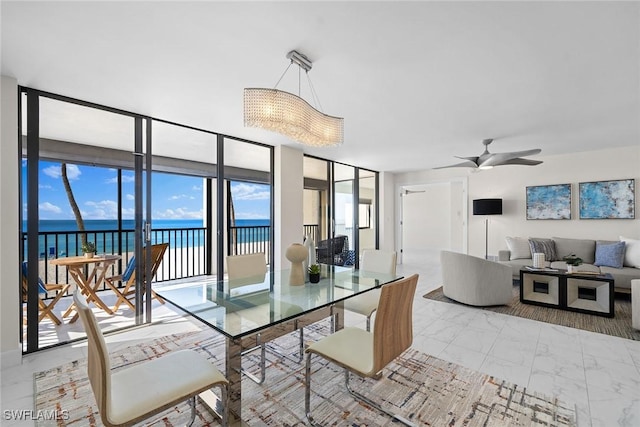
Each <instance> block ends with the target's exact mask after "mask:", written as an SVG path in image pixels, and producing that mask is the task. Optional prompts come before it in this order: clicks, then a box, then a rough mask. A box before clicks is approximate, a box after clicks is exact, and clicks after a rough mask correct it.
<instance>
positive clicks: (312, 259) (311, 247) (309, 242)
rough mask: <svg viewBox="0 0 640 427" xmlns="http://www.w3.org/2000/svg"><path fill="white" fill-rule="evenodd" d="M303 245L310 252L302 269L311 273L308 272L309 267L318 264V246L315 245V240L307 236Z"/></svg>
mask: <svg viewBox="0 0 640 427" xmlns="http://www.w3.org/2000/svg"><path fill="white" fill-rule="evenodd" d="M303 245H304V247H305V249H306V250H307V252H308V256H307V257H306V258H305V260H304V262H303V263H302V269H303V271H309V270H308V269H309V266H310V265H313V264H315V263H316V246H315V244H314V243H313V239H312V238H311V236H309V235H306V236H305V237H304V243H303Z"/></svg>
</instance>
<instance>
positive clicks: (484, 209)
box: [473, 199, 502, 259]
mask: <svg viewBox="0 0 640 427" xmlns="http://www.w3.org/2000/svg"><path fill="white" fill-rule="evenodd" d="M473 214H474V215H502V199H476V200H474V201H473ZM484 259H489V218H485V219H484Z"/></svg>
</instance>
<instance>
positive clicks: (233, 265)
mask: <svg viewBox="0 0 640 427" xmlns="http://www.w3.org/2000/svg"><path fill="white" fill-rule="evenodd" d="M226 260H227V276H228V279H229V280H228V282H229V290H231V289H234V288H238V287H241V286H246V285H251V284H254V283H262V282H264V280H265V274H266V273H267V263H266V258H265V254H264V252H259V253H255V254H245V255H229V256H227V258H226ZM281 310H285V311H287V310H290V311H291V312H294V313H298V312H300V311H301V308H300V307H298V306H294V305H287V304H285V303H282V304H281ZM299 330H300V345H299V348H300V356H299V358H298V362H301V361H302V359H303V358H304V332H303V329H302V328H299ZM258 349H259V350H260V374H259V375H260V376H259V377H257V376H256V375H254V374H253V373H251V372H249V371H247V370H245V369H242V373H243V374H244V375H246V376H247V378H249V379H250V380H252V381H253V382H255V383H256V384H262V383H264V380H265V378H266V345H265V343H260V344H259V345H257V346H255V347H252V348H249V349H246V350H243V351H242V354H243V355H244V354H247V353H250V352H252V351H254V350H258ZM274 351H275V350H274ZM276 353H277V354H278V355H279V356H284V357H286V355H283V354H281V353H279V352H276Z"/></svg>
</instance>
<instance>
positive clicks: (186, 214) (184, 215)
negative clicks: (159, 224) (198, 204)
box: [153, 208, 203, 219]
mask: <svg viewBox="0 0 640 427" xmlns="http://www.w3.org/2000/svg"><path fill="white" fill-rule="evenodd" d="M153 217H154V218H157V219H202V218H203V215H202V209H200V210H197V211H190V210H189V209H187V208H177V209H165V210H164V211H159V212H156V213H155V215H154V216H153Z"/></svg>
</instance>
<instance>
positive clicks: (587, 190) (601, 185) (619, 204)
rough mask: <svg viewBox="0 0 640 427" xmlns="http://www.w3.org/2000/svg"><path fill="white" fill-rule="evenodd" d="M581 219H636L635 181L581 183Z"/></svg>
mask: <svg viewBox="0 0 640 427" xmlns="http://www.w3.org/2000/svg"><path fill="white" fill-rule="evenodd" d="M579 195H580V219H634V218H635V206H636V201H635V180H633V179H620V180H615V181H596V182H581V183H580V184H579Z"/></svg>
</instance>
